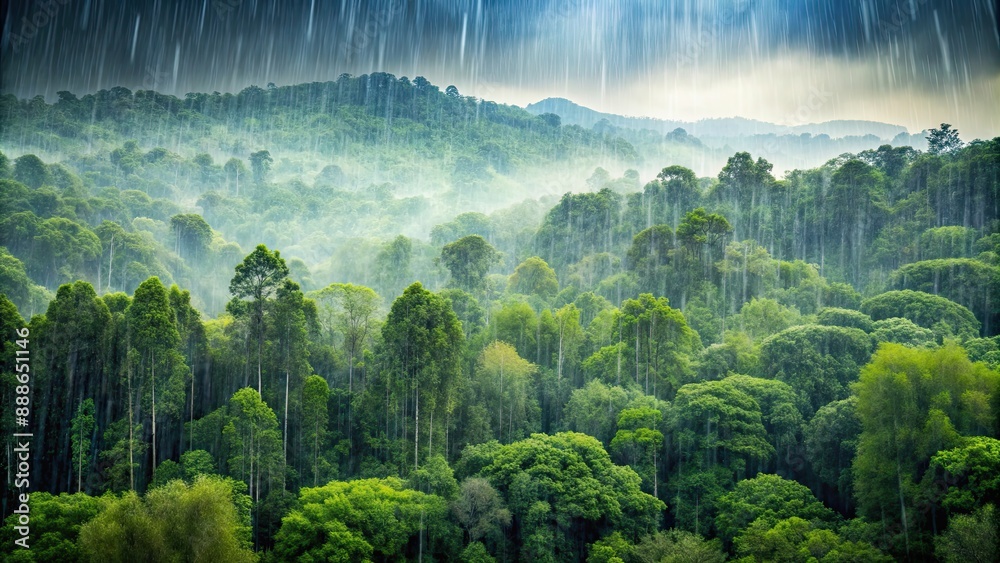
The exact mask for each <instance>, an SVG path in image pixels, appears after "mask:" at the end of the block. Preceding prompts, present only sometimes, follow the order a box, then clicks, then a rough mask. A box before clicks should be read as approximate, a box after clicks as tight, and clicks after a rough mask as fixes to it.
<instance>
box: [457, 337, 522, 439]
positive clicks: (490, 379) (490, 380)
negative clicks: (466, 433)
mask: <svg viewBox="0 0 1000 563" xmlns="http://www.w3.org/2000/svg"><path fill="white" fill-rule="evenodd" d="M537 369H538V367H537V366H536V365H535V364H532V363H531V362H529V361H528V360H525V359H524V358H522V357H521V356H519V355H518V354H517V350H515V349H514V347H513V346H511V345H510V344H507V343H506V342H500V341H494V342H493V343H492V344H490V345H488V346H486V348H484V349H483V351H482V353H480V355H479V360H478V363H477V366H476V375H475V379H474V380H473V382H472V383H473V386H474V387H475V389H476V392H477V395H478V397H479V399H480V400H481V401H482V402H483V403H484V405H486V406H487V408H488V409H489V411H490V428H491V429H493V428H496V437H497V439H498V440H499V441H500V443H510V442H513V441H515V440H519V439H523V438H526V437H527V435H528V434H530V430H531V422H532V420H531V418H532V417H530V416H529V415H530V413H531V410H532V409H531V406H532V402H533V397H531V393H530V391H531V380H532V376H533V375H534V374H535V372H536V371H537ZM505 411H506V415H507V416H506V418H505V417H504V414H505ZM494 414H495V416H496V418H494ZM494 420H495V422H494ZM515 420H516V421H517V422H516V423H515ZM505 429H506V435H507V438H506V439H504V433H505V432H504V430H505ZM515 429H516V431H515Z"/></svg>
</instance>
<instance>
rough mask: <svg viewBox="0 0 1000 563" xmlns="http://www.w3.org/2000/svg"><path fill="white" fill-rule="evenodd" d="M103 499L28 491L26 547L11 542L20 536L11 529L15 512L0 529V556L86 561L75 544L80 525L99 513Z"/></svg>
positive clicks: (70, 562) (25, 560)
mask: <svg viewBox="0 0 1000 563" xmlns="http://www.w3.org/2000/svg"><path fill="white" fill-rule="evenodd" d="M105 504H106V499H103V498H99V497H91V496H88V495H86V494H84V493H76V494H68V493H62V494H60V495H58V496H56V495H51V494H49V493H44V492H33V493H31V500H30V502H29V506H30V508H31V514H30V517H31V522H30V526H29V527H30V530H31V533H30V536H29V538H28V546H29V547H28V549H24V548H22V547H20V546H18V545H15V544H14V540H15V539H17V538H20V537H22V536H21V534H20V533H18V532H17V531H15V530H14V526H17V525H19V524H18V515H17V514H13V515H11V516H8V517H7V519H6V522H5V523H4V526H3V527H2V528H0V539H2V540H3V541H2V544H0V557H2V558H3V560H4V561H23V562H29V561H39V562H42V561H60V562H63V561H65V562H66V563H77V562H80V563H83V562H84V561H87V558H86V557H85V555H84V553H83V552H81V550H80V547H79V546H78V545H77V538H78V537H79V535H80V528H81V527H82V526H83V525H84V524H86V523H87V522H89V521H91V520H92V519H93V518H94V517H95V516H97V514H98V513H100V512H101V511H102V510H103V508H104V505H105Z"/></svg>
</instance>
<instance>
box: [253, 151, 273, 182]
mask: <svg viewBox="0 0 1000 563" xmlns="http://www.w3.org/2000/svg"><path fill="white" fill-rule="evenodd" d="M273 162H274V159H273V158H271V153H270V152H269V151H266V150H260V151H257V152H255V153H251V154H250V170H251V171H252V172H253V181H254V183H255V184H257V185H258V186H260V185H262V184H263V183H264V182H265V181H266V180H267V174H268V172H270V171H271V163H273Z"/></svg>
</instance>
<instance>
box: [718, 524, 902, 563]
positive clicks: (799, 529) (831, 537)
mask: <svg viewBox="0 0 1000 563" xmlns="http://www.w3.org/2000/svg"><path fill="white" fill-rule="evenodd" d="M822 526H823V525H822V524H817V523H813V522H809V521H807V520H804V519H802V518H799V517H797V516H792V517H791V518H788V519H785V520H782V521H780V522H778V523H776V524H772V522H771V521H770V520H769V519H766V518H763V519H758V520H755V521H754V522H753V523H752V524H750V526H749V528H748V529H747V530H746V531H745V532H744V533H743V534H741V535H740V536H738V537H737V538H736V539H735V541H734V544H735V548H736V549H735V551H736V554H737V555H740V556H743V558H742V559H740V560H739V561H747V562H757V561H759V562H762V563H763V562H765V561H768V562H770V561H778V562H789V563H791V562H792V561H828V562H831V563H832V562H838V561H865V562H868V561H871V562H873V563H889V562H890V561H893V559H892V557H889V556H887V555H885V554H883V553H882V552H880V551H879V550H878V549H876V548H875V547H873V546H872V545H871V544H868V543H864V542H854V541H846V540H844V539H843V538H841V537H840V536H839V535H837V533H836V532H834V531H832V530H829V529H826V528H825V527H822Z"/></svg>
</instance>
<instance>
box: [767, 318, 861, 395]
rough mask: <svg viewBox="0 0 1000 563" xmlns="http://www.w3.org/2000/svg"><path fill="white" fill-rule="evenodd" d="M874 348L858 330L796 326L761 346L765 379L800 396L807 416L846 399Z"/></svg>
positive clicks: (820, 326)
mask: <svg viewBox="0 0 1000 563" xmlns="http://www.w3.org/2000/svg"><path fill="white" fill-rule="evenodd" d="M871 348H872V343H871V339H870V338H869V337H868V335H867V334H865V333H864V332H862V331H861V330H859V329H856V328H844V327H839V326H822V325H805V326H796V327H792V328H789V329H785V330H783V331H781V332H779V333H778V334H775V335H774V336H771V337H769V338H767V339H766V340H764V342H762V343H761V346H760V363H761V366H762V367H763V369H764V375H765V376H767V377H773V378H775V379H778V380H779V381H784V382H785V383H787V384H789V385H790V386H791V387H792V388H793V389H795V390H796V391H797V392H798V394H799V399H800V403H801V404H802V405H804V407H803V408H804V414H807V415H808V414H811V413H814V412H816V410H817V409H819V408H820V407H821V406H823V405H825V404H827V403H829V402H830V401H836V400H840V399H846V398H847V395H848V388H849V385H850V384H851V383H852V382H853V381H855V380H856V379H857V376H858V370H859V369H860V368H861V366H863V365H864V364H865V363H866V362H867V361H868V358H870V357H871Z"/></svg>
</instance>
